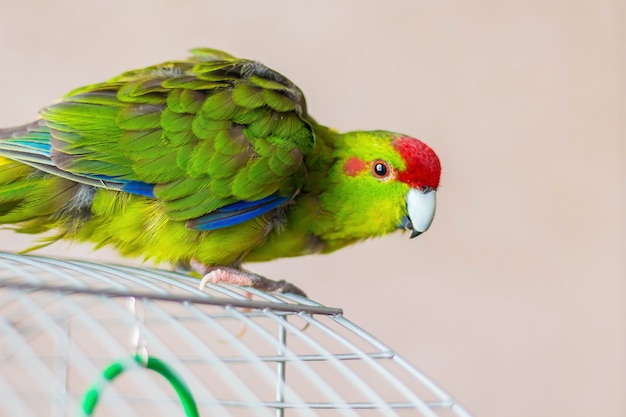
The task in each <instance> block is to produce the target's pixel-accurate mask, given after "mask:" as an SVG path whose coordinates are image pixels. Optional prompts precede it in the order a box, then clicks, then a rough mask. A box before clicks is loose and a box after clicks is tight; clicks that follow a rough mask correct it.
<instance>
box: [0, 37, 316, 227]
mask: <svg viewBox="0 0 626 417" xmlns="http://www.w3.org/2000/svg"><path fill="white" fill-rule="evenodd" d="M192 53H193V56H192V57H191V58H190V59H188V60H186V61H172V62H166V63H163V64H160V65H157V66H153V67H149V68H145V69H140V70H135V71H130V72H127V73H124V74H122V75H120V76H118V77H116V78H113V79H111V80H109V81H108V82H104V83H100V84H94V85H90V86H87V87H83V88H79V89H77V90H74V91H72V92H71V93H69V94H68V95H67V96H65V97H64V98H63V99H62V100H61V101H59V102H57V103H55V104H52V105H51V106H49V107H47V108H45V109H43V110H42V112H41V118H42V119H41V120H40V121H39V122H36V123H34V124H31V125H29V126H27V127H25V128H24V131H23V132H22V133H21V134H20V133H19V132H18V131H14V132H13V133H12V136H14V137H13V138H9V139H2V140H0V154H2V155H4V156H6V157H9V158H12V159H16V160H20V161H22V162H24V163H28V164H30V165H33V166H35V167H37V168H39V169H41V170H43V171H46V172H50V173H52V174H55V175H59V176H63V177H66V178H69V179H71V180H73V181H77V182H81V183H85V184H89V185H92V186H96V187H103V188H108V189H114V190H120V191H124V192H128V193H132V194H139V195H143V196H146V197H151V198H156V199H159V200H160V201H162V202H163V205H164V207H165V208H166V210H167V214H168V216H169V217H171V218H172V219H174V220H182V221H187V224H188V227H191V228H195V229H198V230H211V229H215V228H220V227H227V226H230V225H233V224H237V223H240V222H242V221H245V220H249V219H251V218H253V217H256V216H259V215H261V214H263V213H266V212H267V211H269V210H272V209H274V208H276V207H278V206H280V205H282V204H285V203H286V202H287V201H288V200H289V199H291V198H293V197H294V196H295V195H296V194H297V192H298V190H299V189H300V187H301V186H302V184H303V182H304V179H305V177H306V174H307V172H306V166H305V165H304V157H305V156H306V155H308V154H309V153H310V152H312V151H313V145H314V134H313V131H312V129H311V126H310V124H309V123H310V120H309V118H308V116H307V114H306V104H305V100H304V96H303V94H302V92H301V91H300V90H299V89H298V87H296V86H295V85H294V84H293V83H291V82H290V81H289V80H288V79H286V78H285V77H283V76H282V75H280V74H278V73H277V72H275V71H273V70H271V69H269V68H267V67H265V66H263V65H262V64H260V63H257V62H254V61H249V60H244V59H236V58H233V57H232V56H230V55H228V54H225V53H223V52H219V51H215V50H210V49H196V50H193V51H192ZM1 136H2V132H0V137H1ZM4 136H7V134H5V135H4Z"/></svg>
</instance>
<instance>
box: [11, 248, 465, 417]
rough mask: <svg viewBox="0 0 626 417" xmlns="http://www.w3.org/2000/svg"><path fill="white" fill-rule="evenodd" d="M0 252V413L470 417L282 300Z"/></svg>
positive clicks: (329, 320) (393, 360) (366, 345)
mask: <svg viewBox="0 0 626 417" xmlns="http://www.w3.org/2000/svg"><path fill="white" fill-rule="evenodd" d="M198 283H199V280H198V279H195V278H193V277H190V276H187V275H184V274H181V273H177V272H172V271H165V270H155V269H147V268H139V267H129V266H114V265H103V264H96V263H90V262H85V261H67V260H59V259H53V258H45V257H36V256H23V255H14V254H9V253H3V252H0V398H1V399H2V400H1V401H0V415H2V416H21V417H26V416H38V417H41V416H54V417H56V416H88V415H98V416H125V417H127V416H129V417H130V416H146V415H150V416H169V417H171V416H176V415H180V416H185V415H186V416H217V415H219V416H279V417H280V416H378V415H384V416H408V415H411V416H415V415H420V416H429V417H433V416H469V414H468V412H467V411H466V410H465V409H464V408H463V407H462V406H460V405H459V404H458V403H457V402H456V401H454V400H453V399H452V398H451V397H450V396H449V395H448V394H447V393H446V392H444V391H443V390H442V389H441V388H439V387H438V386H436V385H435V384H434V383H433V382H432V381H431V380H430V379H428V378H427V377H426V376H424V375H423V374H422V373H421V372H420V371H419V370H417V369H416V368H414V367H413V366H412V365H410V364H409V363H407V361H406V360H404V359H403V358H402V357H400V356H398V355H397V354H396V352H394V350H393V349H391V348H390V347H389V346H387V345H385V344H384V343H382V342H381V341H379V340H377V339H376V338H375V337H373V336H372V335H371V334H369V333H367V332H366V331H365V330H363V329H362V328H360V327H359V326H357V325H355V324H354V323H352V322H350V321H349V320H347V319H346V318H345V317H344V316H343V314H342V311H341V309H338V308H330V307H326V306H323V305H320V304H318V303H315V302H314V301H311V300H309V299H306V298H303V297H299V296H296V295H291V294H276V293H265V292H262V291H257V290H254V289H248V288H245V289H243V288H240V287H237V286H234V285H224V284H220V285H213V284H207V285H206V286H205V287H204V288H200V287H199V285H198Z"/></svg>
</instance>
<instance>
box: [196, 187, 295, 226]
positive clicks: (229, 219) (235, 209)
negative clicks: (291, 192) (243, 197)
mask: <svg viewBox="0 0 626 417" xmlns="http://www.w3.org/2000/svg"><path fill="white" fill-rule="evenodd" d="M288 200H290V198H289V197H281V196H278V195H272V196H269V197H265V198H262V199H261V200H257V201H239V202H237V203H233V204H229V205H227V206H224V207H221V208H219V209H217V210H215V211H213V212H211V213H209V214H206V215H204V216H202V217H198V218H197V219H194V220H190V221H188V222H187V227H189V228H190V229H194V230H201V231H208V230H216V229H223V228H225V227H230V226H234V225H236V224H239V223H243V222H245V221H247V220H251V219H254V218H255V217H258V216H261V215H263V214H265V213H267V212H268V211H270V210H273V209H275V208H276V207H278V206H280V205H281V204H284V203H285V202H287V201H288Z"/></svg>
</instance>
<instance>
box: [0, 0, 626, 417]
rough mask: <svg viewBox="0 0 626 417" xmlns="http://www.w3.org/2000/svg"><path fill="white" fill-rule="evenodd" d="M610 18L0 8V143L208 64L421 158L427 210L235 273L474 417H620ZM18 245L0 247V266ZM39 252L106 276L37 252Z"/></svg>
mask: <svg viewBox="0 0 626 417" xmlns="http://www.w3.org/2000/svg"><path fill="white" fill-rule="evenodd" d="M625 9H626V6H625V4H624V2H623V1H620V0H615V1H610V0H600V1H593V2H592V1H545V0H529V1H524V2H502V1H489V0H478V1H473V2H468V1H461V0H442V1H437V2H434V1H417V0H416V1H389V2H383V1H376V2H375V1H356V0H353V1H334V0H321V1H315V2H295V1H286V0H285V1H280V0H265V1H262V2H259V1H251V0H241V1H237V2H234V1H207V0H205V1H194V0H177V1H165V0H150V1H148V0H139V1H121V0H114V1H108V2H105V1H89V2H86V1H79V0H65V1H56V2H46V1H23V2H9V1H6V0H2V1H1V2H0V51H1V57H2V58H1V60H0V126H8V125H16V124H20V123H24V122H28V121H30V120H32V119H33V118H34V117H35V116H36V113H37V111H38V109H39V108H41V107H42V106H44V105H45V104H47V103H49V102H51V101H52V100H54V99H55V98H57V97H59V96H60V95H62V94H64V93H66V92H67V91H69V90H70V89H72V88H74V87H77V86H80V85H84V84H88V83H92V82H97V81H101V80H104V79H107V78H109V77H111V76H113V75H116V74H118V73H119V72H122V71H124V70H128V69H132V68H136V67H142V66H147V65H150V64H155V63H158V62H161V61H164V60H168V59H173V58H180V57H185V56H186V54H187V52H186V51H187V49H189V48H191V47H196V46H210V47H214V48H218V49H224V50H227V51H229V52H231V53H232V54H234V55H237V56H243V57H249V58H254V59H258V60H260V61H262V62H263V63H265V64H267V65H268V66H270V67H272V68H274V69H276V70H278V71H280V72H281V73H283V74H285V75H286V76H287V77H289V78H290V79H291V80H293V81H294V82H296V83H297V84H298V85H299V86H300V87H301V88H302V90H303V91H304V92H305V94H306V96H307V99H308V106H309V110H310V112H311V114H312V115H313V116H314V117H315V118H316V119H317V120H318V121H319V122H321V123H323V124H326V125H330V126H333V127H335V128H338V129H340V130H356V129H388V130H395V131H400V132H404V133H407V134H410V135H413V136H416V137H419V138H422V139H424V140H425V141H426V142H428V143H429V144H430V145H431V146H432V147H433V148H434V149H435V150H436V151H437V152H438V154H439V156H440V158H441V160H442V164H443V177H442V186H441V189H440V191H439V194H438V197H439V201H438V213H437V216H436V218H435V222H434V224H433V226H432V229H431V230H430V231H428V232H427V233H426V234H424V235H423V236H420V237H419V238H418V239H415V240H411V241H410V240H409V239H408V236H406V235H404V236H402V235H393V236H388V237H385V238H381V239H376V240H372V241H369V242H366V243H362V244H359V245H357V246H354V247H351V248H348V249H345V250H342V251H339V252H337V253H335V254H332V255H327V256H311V257H304V258H299V259H289V260H279V261H276V262H272V263H267V264H258V265H249V267H250V268H251V269H253V270H254V271H256V272H259V273H262V274H265V275H267V276H269V277H273V278H277V279H278V278H281V279H289V280H291V281H293V282H294V283H296V284H298V285H299V286H300V287H302V288H304V289H306V291H307V292H308V293H309V295H310V296H311V297H312V298H313V299H316V300H318V301H320V302H322V303H324V304H327V305H330V306H336V307H342V308H344V311H345V314H346V316H347V317H348V318H349V319H351V320H353V321H355V322H356V323H357V324H359V325H361V326H362V327H364V328H366V329H367V330H369V331H370V332H372V333H373V334H374V335H376V336H377V337H379V338H380V339H382V340H383V341H385V342H386V343H388V344H389V345H391V346H392V347H394V348H395V349H397V350H398V351H400V353H402V354H403V355H404V356H405V357H407V358H408V359H409V360H410V361H411V362H412V363H414V364H415V365H416V366H418V367H419V368H420V369H422V370H423V371H424V372H426V374H427V375H428V376H430V377H431V378H432V379H434V380H435V381H436V382H438V383H439V384H440V385H441V386H442V387H443V388H444V389H445V390H447V391H448V392H449V393H451V394H452V395H453V396H455V397H456V398H457V399H458V400H459V401H460V402H461V403H462V404H463V405H464V406H465V407H467V408H468V409H469V410H470V411H471V412H472V413H473V414H475V415H476V416H493V417H496V416H508V417H526V416H534V417H541V416H545V417H555V416H569V417H587V416H623V415H626V405H625V403H624V392H625V391H626V361H625V353H624V352H625V351H626V338H625V326H624V314H625V308H624V302H625V301H626V292H625V288H624V287H625V286H624V277H625V275H626V274H625V272H626V271H625V264H624V260H623V258H624V253H625V248H626V245H625V242H624V232H625V231H626V230H625V229H626V227H625V222H624V217H625V216H624V215H625V207H626V204H625V202H626V198H625V195H626V175H625V170H624V162H625V160H626V149H625V148H626V147H625V142H626V139H625V137H624V136H625V134H626V128H625V124H624V118H625V117H626V115H625V109H626V106H625V104H626V103H625V97H626V90H625V88H624V87H625V85H624V81H623V80H624V76H625V70H626V66H625V65H624V63H625V62H624V60H625V58H624V57H625V54H626V51H625V48H624V45H625V32H624V27H625V26H626V18H625ZM30 244H31V241H30V240H29V237H27V236H17V235H15V234H14V233H12V232H9V231H2V232H0V250H17V249H24V248H26V247H28V246H29V245H30ZM38 253H40V254H54V255H58V256H65V257H72V258H88V259H97V260H103V261H113V262H120V260H119V258H118V257H117V255H115V253H114V252H113V251H109V250H103V251H98V252H93V253H92V252H91V251H90V249H89V247H85V246H76V245H73V246H70V245H68V244H66V243H63V244H56V245H53V246H51V247H49V248H47V249H45V250H41V251H39V252H38Z"/></svg>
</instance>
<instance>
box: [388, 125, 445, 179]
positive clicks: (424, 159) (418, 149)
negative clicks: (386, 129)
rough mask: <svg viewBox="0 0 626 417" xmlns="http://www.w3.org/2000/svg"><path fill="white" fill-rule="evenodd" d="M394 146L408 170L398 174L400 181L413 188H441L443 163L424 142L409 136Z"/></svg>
mask: <svg viewBox="0 0 626 417" xmlns="http://www.w3.org/2000/svg"><path fill="white" fill-rule="evenodd" d="M393 146H394V148H396V150H397V151H398V152H399V153H400V155H402V158H403V159H404V162H405V164H406V169H405V170H404V171H401V172H399V173H398V179H399V180H400V181H402V182H403V183H405V184H407V185H409V186H410V187H411V188H423V187H430V188H434V189H436V188H437V187H438V186H439V177H440V175H441V163H440V162H439V158H438V157H437V154H435V152H434V151H433V150H432V149H431V148H430V147H429V146H428V145H426V144H425V143H424V142H422V141H420V140H418V139H415V138H411V137H409V136H400V137H398V138H397V139H395V140H394V141H393Z"/></svg>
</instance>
